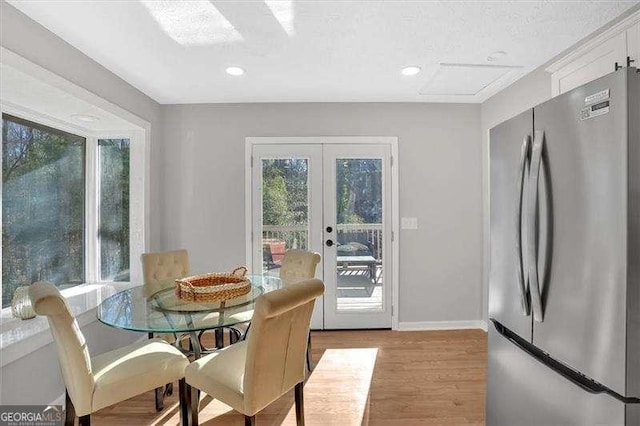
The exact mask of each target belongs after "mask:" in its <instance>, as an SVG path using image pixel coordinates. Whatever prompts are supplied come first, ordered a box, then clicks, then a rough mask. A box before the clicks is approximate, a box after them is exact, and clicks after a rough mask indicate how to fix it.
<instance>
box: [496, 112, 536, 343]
mask: <svg viewBox="0 0 640 426" xmlns="http://www.w3.org/2000/svg"><path fill="white" fill-rule="evenodd" d="M532 126H533V110H528V111H526V112H524V113H522V114H520V115H518V116H516V117H514V118H512V119H511V120H508V121H506V122H504V123H502V124H500V125H498V126H496V127H494V128H493V129H491V133H490V141H491V142H490V143H491V145H490V182H491V183H490V188H491V260H490V262H491V264H490V278H489V280H490V281H489V287H490V288H489V317H490V318H493V319H495V320H497V321H499V322H500V323H502V324H504V325H505V326H506V327H508V328H509V329H511V330H513V331H514V332H515V333H517V334H519V335H520V336H522V337H523V338H526V339H531V316H530V306H529V296H528V291H527V283H526V274H525V272H526V269H527V268H526V263H525V256H523V250H524V239H523V237H524V232H523V231H524V230H525V224H524V223H522V220H521V219H522V217H523V214H522V213H523V212H524V211H525V207H526V206H525V202H526V197H525V196H524V195H525V194H526V191H527V188H526V182H527V179H526V176H527V175H528V164H529V153H530V146H531V131H532Z"/></svg>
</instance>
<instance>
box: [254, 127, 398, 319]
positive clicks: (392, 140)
mask: <svg viewBox="0 0 640 426" xmlns="http://www.w3.org/2000/svg"><path fill="white" fill-rule="evenodd" d="M261 144H278V145H281V144H298V145H302V144H370V145H375V144H378V145H389V146H390V148H391V269H392V274H391V275H392V277H391V279H392V283H391V328H392V329H393V330H397V329H398V291H399V278H400V271H399V269H398V265H399V243H400V232H399V228H400V218H399V216H400V198H399V195H400V194H399V188H400V186H399V184H398V177H399V175H398V138H397V137H395V136H326V137H324V136H313V137H297V136H282V137H278V136H275V137H272V136H270V137H247V138H245V168H244V170H245V179H244V180H245V196H244V205H245V258H246V262H247V266H248V267H249V270H253V265H252V262H253V256H252V243H253V242H252V238H251V235H252V232H253V227H252V218H253V211H252V204H253V203H252V202H251V193H252V189H251V169H252V167H251V166H252V159H251V153H252V148H253V146H254V145H261Z"/></svg>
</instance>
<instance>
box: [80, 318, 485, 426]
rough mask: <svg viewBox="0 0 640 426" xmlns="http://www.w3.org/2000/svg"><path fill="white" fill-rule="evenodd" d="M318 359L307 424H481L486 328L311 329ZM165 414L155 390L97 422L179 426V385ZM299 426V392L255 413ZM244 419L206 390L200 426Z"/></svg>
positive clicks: (267, 421) (308, 392)
mask: <svg viewBox="0 0 640 426" xmlns="http://www.w3.org/2000/svg"><path fill="white" fill-rule="evenodd" d="M312 342H313V346H312V356H313V362H314V363H315V364H316V367H315V368H314V371H313V373H312V374H311V376H310V377H309V379H308V381H307V383H306V385H305V420H306V424H307V425H334V424H335V425H358V424H369V425H414V424H421V425H482V424H484V399H485V387H486V364H487V338H486V333H484V332H483V331H481V330H449V331H404V332H398V331H388V330H367V331H323V332H313V333H312ZM175 389H176V391H175V393H174V395H173V396H171V397H169V398H167V399H166V400H165V408H164V410H163V411H161V412H155V410H154V402H153V401H154V399H153V398H154V395H153V392H148V393H146V394H144V395H140V396H137V397H135V398H132V399H130V400H127V401H124V402H122V403H120V404H117V405H114V406H111V407H108V408H105V409H103V410H101V411H99V412H98V413H95V414H94V415H92V416H91V417H92V419H91V420H92V424H94V425H98V426H100V425H172V426H173V425H177V424H179V419H178V402H177V386H175ZM256 420H257V423H258V424H260V425H280V424H287V425H294V424H295V413H294V409H293V392H289V393H288V394H287V395H285V396H283V397H282V398H280V399H279V400H277V401H276V402H274V403H273V404H272V405H270V406H269V407H267V408H266V409H265V410H263V411H262V412H261V413H260V414H258V416H257V419H256ZM243 421H244V418H243V416H242V415H241V414H240V413H238V412H236V411H234V410H231V409H230V408H229V407H228V406H226V405H224V404H222V403H221V402H219V401H217V400H213V399H211V398H210V397H208V396H206V395H204V396H203V399H202V401H201V403H200V424H203V425H211V426H213V425H242V424H244V423H243Z"/></svg>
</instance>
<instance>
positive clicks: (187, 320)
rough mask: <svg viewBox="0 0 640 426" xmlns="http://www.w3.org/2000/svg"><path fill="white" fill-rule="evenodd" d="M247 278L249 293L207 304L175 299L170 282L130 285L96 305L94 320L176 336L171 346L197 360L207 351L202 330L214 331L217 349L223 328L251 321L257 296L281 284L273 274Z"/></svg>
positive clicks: (172, 285) (126, 328)
mask: <svg viewBox="0 0 640 426" xmlns="http://www.w3.org/2000/svg"><path fill="white" fill-rule="evenodd" d="M247 278H249V280H250V281H251V290H250V291H249V293H247V294H246V295H243V296H239V297H235V298H233V299H228V300H226V301H222V302H210V303H209V302H207V303H201V302H193V301H189V300H182V299H179V298H178V297H177V296H176V292H175V285H174V284H173V281H167V283H166V287H165V288H162V289H160V290H150V289H149V288H148V287H146V286H142V285H141V286H137V287H132V288H129V289H127V290H123V291H121V292H119V293H116V294H114V295H112V296H110V297H108V298H107V299H105V300H104V301H103V302H102V303H101V304H100V305H99V306H98V312H97V316H98V320H99V321H100V322H102V323H104V324H106V325H109V326H111V327H116V328H120V329H124V330H130V331H139V332H145V333H149V334H173V335H174V336H175V337H176V342H175V346H176V347H178V348H179V349H180V350H182V351H185V352H189V353H190V354H193V356H194V358H195V359H198V358H200V356H201V355H202V354H203V353H206V352H209V351H211V350H210V349H207V348H205V347H204V346H203V345H202V342H201V341H200V339H201V337H202V334H203V333H204V331H206V330H215V331H216V348H214V349H217V348H218V347H220V346H221V343H220V344H219V343H218V342H219V339H218V336H221V335H222V329H223V328H230V329H233V327H234V326H237V325H239V324H243V323H248V322H249V321H251V317H252V316H253V308H254V306H255V303H256V301H257V299H258V297H260V295H262V294H264V293H268V292H270V291H273V290H276V289H278V288H280V287H281V286H282V282H281V280H280V279H279V278H277V277H270V276H263V275H247ZM155 288H156V289H157V288H158V287H155ZM185 336H188V337H189V343H190V344H189V346H190V349H189V350H185V349H184V348H183V347H182V340H183V337H185ZM220 340H221V339H220Z"/></svg>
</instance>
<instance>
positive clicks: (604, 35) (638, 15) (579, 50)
mask: <svg viewBox="0 0 640 426" xmlns="http://www.w3.org/2000/svg"><path fill="white" fill-rule="evenodd" d="M638 22H640V9H639V10H636V11H635V12H634V13H632V14H631V15H629V16H627V17H626V18H624V19H623V20H621V21H620V22H618V23H617V24H615V25H613V26H612V27H610V28H607V29H606V30H605V31H603V32H601V33H600V34H598V35H597V36H595V37H593V38H592V39H590V40H588V41H587V42H585V43H583V44H581V45H580V46H578V47H576V48H575V49H574V50H572V51H571V52H570V53H568V54H566V55H565V56H563V57H562V58H560V59H558V60H557V61H554V62H553V63H552V64H551V65H549V66H548V67H546V68H545V71H547V72H548V73H554V72H556V71H558V70H560V69H562V68H563V67H565V66H567V65H569V64H570V63H571V62H573V61H575V60H576V59H578V58H579V57H581V56H582V55H584V54H585V53H587V52H589V51H590V50H592V49H593V48H595V47H596V46H598V45H600V44H602V43H604V42H605V41H607V40H609V39H610V38H613V37H615V36H616V35H618V34H620V33H621V32H623V31H626V30H628V29H629V28H631V27H632V26H634V25H636V24H637V23H638Z"/></svg>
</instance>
